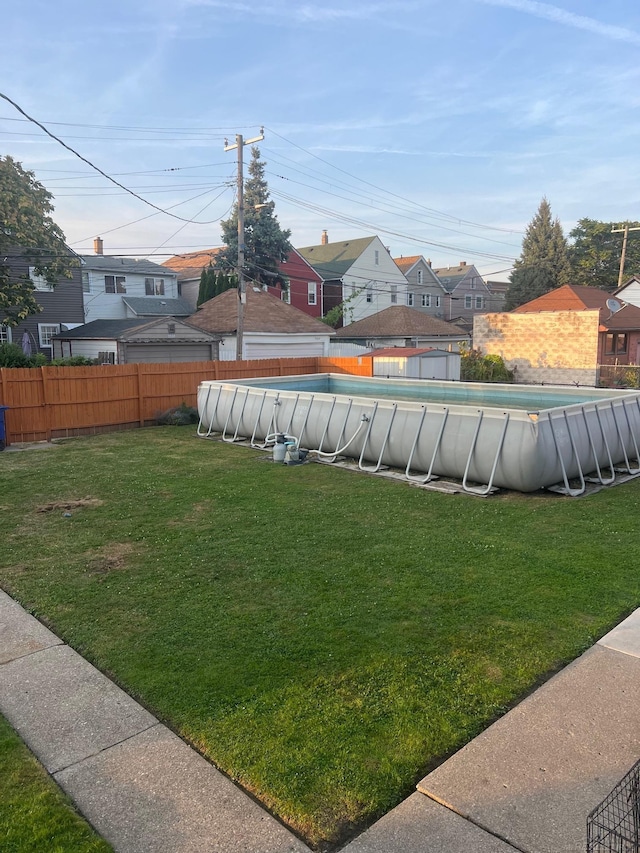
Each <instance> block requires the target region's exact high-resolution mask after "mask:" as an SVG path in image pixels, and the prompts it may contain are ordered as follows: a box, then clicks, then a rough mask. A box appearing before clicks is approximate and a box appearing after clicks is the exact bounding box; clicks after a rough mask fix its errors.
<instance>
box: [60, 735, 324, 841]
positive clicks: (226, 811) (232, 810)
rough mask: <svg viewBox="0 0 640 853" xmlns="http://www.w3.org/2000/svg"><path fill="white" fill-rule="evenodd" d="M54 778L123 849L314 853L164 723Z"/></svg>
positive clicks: (107, 835) (107, 838)
mask: <svg viewBox="0 0 640 853" xmlns="http://www.w3.org/2000/svg"><path fill="white" fill-rule="evenodd" d="M54 778H55V779H56V781H57V782H58V783H59V784H60V785H61V787H62V788H64V790H65V791H66V792H67V793H68V794H69V795H70V796H71V797H72V798H73V800H74V801H75V803H76V804H77V806H78V807H79V809H80V810H81V811H82V813H83V814H84V815H85V816H86V817H87V818H88V819H89V821H90V822H91V823H92V824H93V826H94V827H95V828H96V829H97V830H98V832H99V833H100V835H102V836H103V838H105V839H106V840H107V841H109V842H110V843H111V844H112V845H113V847H114V848H115V850H117V851H123V853H124V851H126V853H149V851H153V853H236V851H243V853H308V848H307V847H306V846H305V845H304V844H303V843H302V842H301V841H299V840H298V839H297V838H296V837H295V836H294V835H292V834H291V833H290V832H289V831H288V830H287V829H285V828H284V827H283V826H281V825H280V824H279V823H278V822H277V821H276V820H275V819H274V818H272V817H271V816H270V815H269V814H268V813H267V812H265V811H264V809H262V808H260V806H258V805H257V804H256V803H254V802H253V800H251V799H250V798H249V797H248V796H247V795H246V794H244V793H243V792H242V791H240V790H239V789H238V788H236V786H235V785H234V784H233V783H232V782H230V781H229V780H228V779H227V778H226V777H225V776H223V775H222V774H221V773H219V772H218V771H217V770H216V769H215V768H214V767H212V766H211V765H210V764H209V763H208V762H207V761H205V759H204V758H202V757H201V756H200V755H198V754H197V753H196V752H194V750H192V749H191V748H190V747H189V746H187V744H185V743H184V742H183V741H181V740H180V738H178V737H177V736H176V735H174V734H173V733H172V732H170V731H169V730H168V729H166V728H165V727H164V726H162V725H160V724H158V725H156V726H154V727H153V728H151V729H147V730H146V731H145V732H142V733H141V734H139V735H136V736H135V737H132V738H129V740H127V741H124V742H123V743H120V744H118V745H117V746H114V747H112V748H111V749H108V750H105V751H104V752H101V753H100V754H99V755H96V756H93V757H91V758H88V759H87V760H86V761H82V762H81V763H79V764H74V765H73V766H72V767H68V768H67V769H66V770H62V771H60V772H59V773H56V774H55V775H54Z"/></svg>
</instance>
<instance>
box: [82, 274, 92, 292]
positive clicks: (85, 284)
mask: <svg viewBox="0 0 640 853" xmlns="http://www.w3.org/2000/svg"><path fill="white" fill-rule="evenodd" d="M82 292H83V293H91V282H90V281H89V273H88V272H86V270H82Z"/></svg>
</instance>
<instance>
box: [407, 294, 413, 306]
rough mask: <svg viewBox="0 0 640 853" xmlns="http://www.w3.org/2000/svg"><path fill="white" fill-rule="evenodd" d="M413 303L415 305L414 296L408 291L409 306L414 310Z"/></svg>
mask: <svg viewBox="0 0 640 853" xmlns="http://www.w3.org/2000/svg"><path fill="white" fill-rule="evenodd" d="M413 303H414V295H413V293H411V291H410V290H409V291H407V305H408V306H409V308H413Z"/></svg>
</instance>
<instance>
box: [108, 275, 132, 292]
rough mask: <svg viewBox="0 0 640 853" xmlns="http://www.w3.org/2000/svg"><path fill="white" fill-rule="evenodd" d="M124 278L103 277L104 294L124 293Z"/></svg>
mask: <svg viewBox="0 0 640 853" xmlns="http://www.w3.org/2000/svg"><path fill="white" fill-rule="evenodd" d="M125 282H126V278H125V276H123V275H105V277H104V292H105V293H126V292H127V287H126V284H125Z"/></svg>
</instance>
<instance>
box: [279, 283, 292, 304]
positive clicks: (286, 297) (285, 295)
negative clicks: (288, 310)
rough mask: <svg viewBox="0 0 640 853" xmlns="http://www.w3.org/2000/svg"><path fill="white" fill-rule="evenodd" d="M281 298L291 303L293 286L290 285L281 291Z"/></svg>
mask: <svg viewBox="0 0 640 853" xmlns="http://www.w3.org/2000/svg"><path fill="white" fill-rule="evenodd" d="M280 299H281V300H282V302H286V303H287V305H291V288H290V287H289V288H288V289H287V290H281V291H280Z"/></svg>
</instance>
